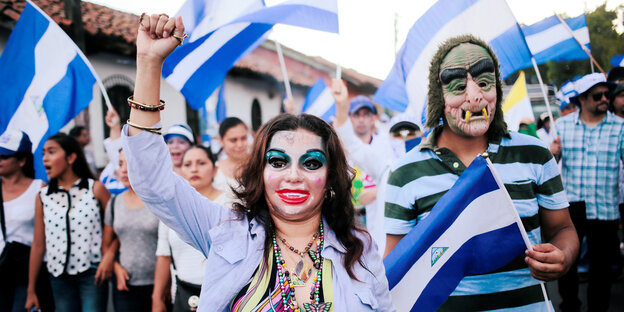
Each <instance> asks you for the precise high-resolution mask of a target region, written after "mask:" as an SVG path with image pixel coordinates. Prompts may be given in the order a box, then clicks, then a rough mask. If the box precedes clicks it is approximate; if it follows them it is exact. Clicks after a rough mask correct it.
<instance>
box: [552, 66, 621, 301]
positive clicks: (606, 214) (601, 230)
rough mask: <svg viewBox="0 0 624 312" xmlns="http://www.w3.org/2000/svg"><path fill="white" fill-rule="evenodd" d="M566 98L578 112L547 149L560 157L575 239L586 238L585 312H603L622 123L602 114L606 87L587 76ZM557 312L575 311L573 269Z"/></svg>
mask: <svg viewBox="0 0 624 312" xmlns="http://www.w3.org/2000/svg"><path fill="white" fill-rule="evenodd" d="M576 89H577V91H578V93H579V95H577V96H575V97H573V98H571V101H572V102H574V103H575V104H576V105H577V106H579V107H580V111H578V112H574V113H572V114H569V115H567V116H565V117H562V118H560V119H559V120H557V122H556V126H557V130H558V131H559V134H560V137H559V138H557V139H556V140H555V141H553V143H552V144H551V147H550V150H551V151H552V152H553V154H554V155H556V156H560V157H561V165H562V178H563V183H564V185H565V190H566V193H567V195H568V200H569V201H570V209H569V210H570V216H571V218H572V222H573V223H574V226H575V227H576V230H577V233H578V236H579V240H582V238H583V237H585V236H586V237H587V247H588V256H589V287H588V291H587V292H588V296H587V297H588V307H589V311H607V309H608V307H609V297H610V289H611V276H610V275H611V274H610V273H611V266H612V264H613V263H614V261H615V255H617V248H618V238H617V231H618V220H619V217H620V216H619V211H618V203H619V199H620V190H619V184H618V179H619V171H620V161H621V160H622V156H623V154H624V145H623V143H624V120H623V119H621V118H618V117H616V116H615V115H613V113H611V112H609V111H608V108H609V94H610V93H609V84H608V83H607V81H606V79H605V77H604V75H602V74H599V73H593V74H589V75H586V76H583V77H582V78H581V79H579V80H578V81H576ZM559 293H560V294H561V297H562V303H561V306H560V307H561V310H562V311H579V310H580V307H581V302H580V301H579V299H578V275H577V270H576V265H573V266H572V267H571V269H570V271H569V272H568V273H567V274H566V275H564V276H563V277H561V278H560V279H559Z"/></svg>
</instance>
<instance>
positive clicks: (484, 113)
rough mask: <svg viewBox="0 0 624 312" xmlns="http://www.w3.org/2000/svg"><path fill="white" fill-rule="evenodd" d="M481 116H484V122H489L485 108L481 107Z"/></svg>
mask: <svg viewBox="0 0 624 312" xmlns="http://www.w3.org/2000/svg"><path fill="white" fill-rule="evenodd" d="M483 116H485V122H490V117H489V116H488V113H487V109H485V108H483Z"/></svg>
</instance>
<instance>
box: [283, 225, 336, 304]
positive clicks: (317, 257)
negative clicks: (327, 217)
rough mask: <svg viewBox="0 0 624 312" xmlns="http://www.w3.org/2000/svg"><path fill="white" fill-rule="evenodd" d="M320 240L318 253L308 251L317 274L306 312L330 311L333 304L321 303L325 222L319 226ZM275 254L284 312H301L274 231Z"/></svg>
mask: <svg viewBox="0 0 624 312" xmlns="http://www.w3.org/2000/svg"><path fill="white" fill-rule="evenodd" d="M319 238H320V239H319V241H318V243H317V244H318V245H317V251H314V250H308V255H309V256H310V258H311V259H312V261H314V267H315V268H316V270H317V272H316V277H315V278H314V279H313V282H312V287H311V289H310V303H304V304H303V308H304V311H306V312H312V311H328V310H329V307H331V302H320V301H321V298H320V288H321V277H322V275H323V259H322V256H321V251H322V250H323V244H324V242H325V239H324V238H325V236H324V235H323V222H321V223H320V224H319ZM273 253H274V255H275V263H276V264H277V275H278V279H279V286H280V289H281V290H282V303H283V305H284V311H292V312H301V309H300V308H299V305H298V304H297V299H296V298H295V286H294V285H293V283H292V281H291V277H290V272H288V270H287V268H286V261H284V258H283V257H282V251H281V249H280V247H279V245H278V244H277V238H276V234H275V231H273ZM288 291H290V294H288ZM326 309H327V310H326Z"/></svg>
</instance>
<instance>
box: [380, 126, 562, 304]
mask: <svg viewBox="0 0 624 312" xmlns="http://www.w3.org/2000/svg"><path fill="white" fill-rule="evenodd" d="M441 131H442V128H441V127H438V128H436V129H435V130H434V131H433V132H432V133H431V134H430V135H429V137H428V138H427V140H426V141H424V142H423V143H422V144H421V145H420V146H418V148H415V149H413V150H412V151H410V152H409V153H408V154H406V155H405V156H403V157H402V158H400V159H399V160H398V161H397V162H396V163H395V164H394V165H393V167H392V168H391V172H390V175H389V177H388V186H387V189H386V198H385V202H386V204H385V227H386V233H388V234H395V235H404V234H407V233H408V232H409V231H410V230H411V229H412V228H413V227H414V226H415V225H416V224H417V223H418V222H419V221H420V220H422V219H423V218H426V217H427V215H428V214H429V212H430V211H431V209H432V208H433V206H434V205H435V204H436V202H437V201H438V199H440V197H442V195H444V194H445V193H446V192H447V191H448V190H449V189H450V188H451V186H453V184H454V183H455V181H457V179H458V178H459V175H461V173H462V172H463V171H464V170H465V169H466V167H465V166H464V165H463V163H462V162H461V161H460V160H459V159H458V158H457V156H455V154H453V152H451V151H450V150H449V149H447V148H438V147H437V145H436V142H437V137H438V136H439V134H440V132H441ZM487 152H488V153H489V154H490V160H491V161H492V163H493V164H494V168H495V169H496V171H497V173H498V175H499V176H500V178H501V180H502V181H503V183H504V184H505V188H506V189H507V191H508V192H509V195H510V196H511V198H512V200H513V203H514V205H515V207H516V210H517V211H518V214H519V215H520V217H521V219H522V223H523V224H524V228H525V230H526V232H527V234H528V236H529V240H530V241H531V243H532V244H539V243H541V234H540V220H539V214H538V212H539V208H544V209H553V210H554V209H562V208H566V207H568V201H567V199H566V195H565V192H564V189H563V184H562V182H561V176H560V172H559V168H558V167H557V163H556V162H555V160H554V158H553V156H552V154H551V153H550V151H549V150H548V149H547V148H546V146H544V144H543V143H542V142H541V141H540V140H538V139H536V138H533V137H530V136H527V135H524V134H519V133H516V132H510V133H509V134H508V135H506V136H504V137H502V138H500V139H497V140H491V141H490V143H489V146H488V149H487ZM496 204H497V203H492V205H496ZM492 248H496V246H492ZM483 257H484V258H486V257H487V255H483ZM496 309H511V310H512V311H514V310H516V309H517V311H542V310H543V311H546V305H545V304H544V298H543V295H542V292H541V288H540V286H539V281H537V280H536V279H534V278H533V277H532V276H531V274H530V272H529V269H528V266H527V265H526V263H525V262H524V254H519V255H518V257H516V258H515V259H514V260H513V261H511V262H510V263H509V264H507V265H506V266H504V267H503V268H501V269H499V270H496V271H495V272H490V273H487V274H482V275H476V276H468V277H465V278H464V279H462V281H461V282H460V284H459V285H458V286H457V288H456V289H455V291H454V292H453V293H452V294H451V296H450V297H449V298H448V299H447V300H446V302H445V303H444V304H443V305H442V306H441V307H440V309H439V310H440V311H460V310H461V311H488V310H496Z"/></svg>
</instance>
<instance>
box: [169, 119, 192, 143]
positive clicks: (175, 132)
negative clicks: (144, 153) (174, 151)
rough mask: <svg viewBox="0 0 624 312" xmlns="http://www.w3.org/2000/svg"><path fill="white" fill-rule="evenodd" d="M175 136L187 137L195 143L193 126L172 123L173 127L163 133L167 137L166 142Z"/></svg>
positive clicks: (190, 141)
mask: <svg viewBox="0 0 624 312" xmlns="http://www.w3.org/2000/svg"><path fill="white" fill-rule="evenodd" d="M174 136H178V137H182V138H184V139H186V140H187V141H189V143H191V144H195V138H194V137H193V131H192V130H191V127H189V126H188V125H186V124H183V123H179V124H174V125H172V126H171V127H169V130H167V133H165V134H164V135H163V138H164V139H165V142H166V141H169V139H170V138H172V137H174Z"/></svg>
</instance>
